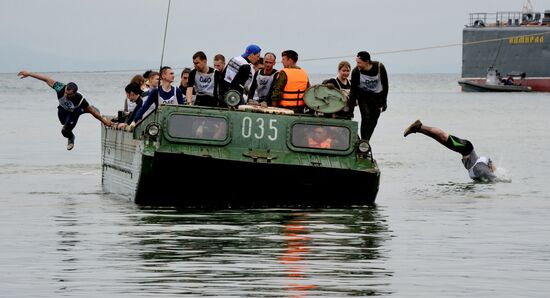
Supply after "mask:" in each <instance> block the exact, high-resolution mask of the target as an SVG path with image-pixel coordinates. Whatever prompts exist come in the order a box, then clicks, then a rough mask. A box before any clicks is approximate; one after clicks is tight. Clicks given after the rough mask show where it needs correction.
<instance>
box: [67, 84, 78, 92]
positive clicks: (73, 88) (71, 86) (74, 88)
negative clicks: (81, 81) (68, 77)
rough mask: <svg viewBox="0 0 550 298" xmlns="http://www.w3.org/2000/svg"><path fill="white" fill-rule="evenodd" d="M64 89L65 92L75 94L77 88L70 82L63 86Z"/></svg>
mask: <svg viewBox="0 0 550 298" xmlns="http://www.w3.org/2000/svg"><path fill="white" fill-rule="evenodd" d="M65 88H66V90H67V91H69V90H70V91H73V92H74V93H76V92H77V91H78V86H77V85H76V84H75V83H73V82H70V83H69V84H67V85H66V86H65Z"/></svg>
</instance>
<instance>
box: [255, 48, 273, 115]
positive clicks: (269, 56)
mask: <svg viewBox="0 0 550 298" xmlns="http://www.w3.org/2000/svg"><path fill="white" fill-rule="evenodd" d="M275 59H276V56H275V54H273V53H271V52H267V53H265V55H264V68H263V69H260V71H258V72H256V74H255V75H254V80H253V81H252V86H250V92H249V93H248V101H249V102H250V101H253V102H254V103H262V102H266V104H267V105H271V102H270V101H269V102H268V100H269V92H270V91H271V87H272V85H273V80H274V78H275V74H276V73H277V69H275V68H273V66H274V65H275Z"/></svg>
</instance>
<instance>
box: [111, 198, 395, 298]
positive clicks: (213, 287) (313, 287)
mask: <svg viewBox="0 0 550 298" xmlns="http://www.w3.org/2000/svg"><path fill="white" fill-rule="evenodd" d="M139 211H140V212H136V213H135V214H132V215H131V223H132V226H127V227H125V228H124V231H121V232H120V236H122V237H121V238H120V242H119V243H118V246H120V248H121V249H119V250H118V251H117V252H116V253H115V254H112V255H108V256H106V257H107V258H112V259H113V260H117V262H119V263H120V260H121V259H126V261H125V262H123V263H126V264H129V263H131V264H133V266H132V268H133V271H132V272H128V269H129V268H125V271H127V276H119V277H118V282H121V284H125V285H126V286H127V287H126V288H125V289H124V291H125V292H126V293H128V292H135V293H139V292H142V291H146V292H147V293H172V294H175V293H178V294H188V295H214V296H222V295H223V296H240V297H242V296H250V295H251V296H285V297H287V296H292V297H305V296H308V295H310V294H311V295H313V296H329V297H334V296H338V295H349V294H353V295H376V294H382V293H389V292H390V289H389V288H390V285H389V277H390V276H391V275H392V273H391V272H389V271H388V270H387V269H386V268H385V260H386V258H387V256H386V255H387V252H388V251H387V248H385V247H384V244H385V242H386V241H388V240H389V239H390V231H389V230H388V227H387V224H386V222H385V219H384V218H382V217H381V215H380V214H379V213H378V210H377V209H376V207H368V208H359V209H353V210H352V209H337V210H336V209H334V210H331V209H324V210H286V209H285V210H282V209H272V210H239V211H233V210H228V211H201V210H176V209H148V208H144V209H141V210H139Z"/></svg>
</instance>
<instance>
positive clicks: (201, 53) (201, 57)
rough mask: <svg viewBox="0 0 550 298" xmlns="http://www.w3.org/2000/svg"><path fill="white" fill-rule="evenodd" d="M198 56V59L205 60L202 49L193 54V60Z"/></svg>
mask: <svg viewBox="0 0 550 298" xmlns="http://www.w3.org/2000/svg"><path fill="white" fill-rule="evenodd" d="M197 58H199V59H200V60H203V61H204V60H206V54H205V53H204V52H203V51H198V52H196V53H195V54H193V60H195V59H197Z"/></svg>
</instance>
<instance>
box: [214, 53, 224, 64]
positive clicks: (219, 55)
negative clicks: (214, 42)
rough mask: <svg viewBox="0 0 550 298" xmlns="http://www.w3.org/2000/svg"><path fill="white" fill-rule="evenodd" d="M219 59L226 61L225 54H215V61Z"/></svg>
mask: <svg viewBox="0 0 550 298" xmlns="http://www.w3.org/2000/svg"><path fill="white" fill-rule="evenodd" d="M218 60H221V61H223V62H224V63H225V56H224V55H222V54H217V55H216V56H214V61H218Z"/></svg>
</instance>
